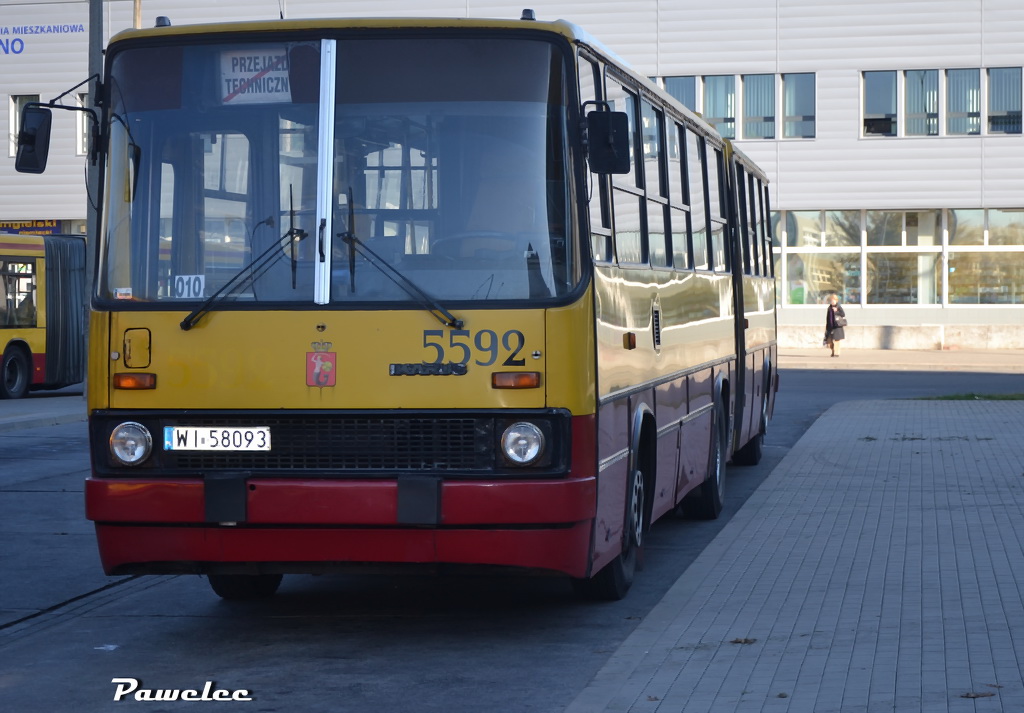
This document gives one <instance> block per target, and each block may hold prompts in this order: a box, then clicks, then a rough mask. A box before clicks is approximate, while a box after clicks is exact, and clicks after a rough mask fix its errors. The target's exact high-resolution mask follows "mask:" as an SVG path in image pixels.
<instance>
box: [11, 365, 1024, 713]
mask: <svg viewBox="0 0 1024 713" xmlns="http://www.w3.org/2000/svg"><path fill="white" fill-rule="evenodd" d="M779 365H780V369H782V370H783V371H785V370H787V369H799V368H812V369H849V370H879V369H884V370H890V371H891V370H914V371H932V370H940V371H950V372H963V371H971V372H991V373H1015V374H1019V373H1024V351H1022V350H999V351H967V350H962V351H934V352H932V351H881V350H846V351H844V352H843V353H842V354H841V356H840V357H839V358H831V357H830V356H829V353H828V351H827V350H826V349H821V350H782V351H781V352H780V355H779ZM784 387H785V381H784V377H783V388H784ZM952 393H955V389H953V390H952ZM980 396H982V397H983V396H984V395H980ZM84 418H85V400H84V397H83V396H82V390H81V388H76V387H70V388H69V389H64V390H62V391H61V392H59V393H46V392H40V393H33V394H31V395H30V396H29V397H28V398H26V399H21V400H16V401H0V431H9V430H14V429H19V428H35V427H41V426H48V425H55V424H61V423H69V422H74V421H81V420H84ZM1022 434H1024V400H1008V401H1000V400H986V399H984V398H973V397H972V398H968V399H961V400H954V401H922V400H906V401H892V400H890V401H848V402H845V403H841V404H837V405H835V406H833V407H832V408H831V409H829V410H828V411H826V412H825V413H824V414H823V415H822V416H821V417H820V418H819V419H818V420H817V421H816V422H815V423H814V424H813V425H812V426H811V427H810V429H809V430H808V431H807V432H806V433H805V434H804V435H803V437H802V438H800V440H799V441H798V442H797V443H796V445H794V446H793V448H791V449H790V451H789V452H788V453H787V454H786V456H785V457H784V458H783V460H782V461H781V462H780V463H779V465H778V466H777V467H776V468H775V469H774V471H773V472H772V473H771V475H769V476H768V478H767V479H766V480H765V481H764V483H762V485H761V486H760V487H759V488H758V490H757V491H756V492H755V493H754V494H753V495H752V496H751V497H750V498H749V499H748V500H747V502H746V503H745V504H744V505H743V507H742V508H741V509H740V510H739V511H738V512H737V513H736V514H735V515H734V516H733V518H732V519H731V520H730V521H729V522H728V523H727V524H726V526H725V527H724V528H723V530H722V531H721V532H720V533H719V535H718V536H717V537H716V538H715V540H714V541H713V542H712V543H711V544H710V545H709V546H708V547H707V548H706V549H705V550H704V551H703V553H702V554H701V555H700V556H699V557H698V558H697V560H696V561H695V562H694V563H693V564H692V565H691V566H690V567H689V568H688V569H687V570H686V571H685V572H683V574H682V575H681V576H680V578H679V580H678V581H677V582H676V583H675V585H674V586H672V587H671V588H670V590H669V591H668V592H667V594H666V595H665V596H664V598H663V599H662V600H661V602H660V603H659V604H657V605H656V606H655V607H654V609H652V610H651V612H650V613H649V614H648V615H647V616H646V617H645V618H644V620H643V621H642V622H641V623H640V624H639V625H638V626H637V628H636V629H635V631H634V632H633V633H632V634H631V635H630V636H629V637H628V638H627V639H626V641H624V642H623V644H622V645H621V646H620V647H619V648H618V649H617V650H616V651H615V652H614V653H613V654H612V655H611V657H610V658H609V659H608V662H607V664H606V665H605V666H604V668H603V669H602V670H601V671H600V672H599V673H598V674H597V675H596V676H595V677H594V678H593V680H592V681H591V682H590V684H589V685H588V686H587V687H586V688H585V689H584V690H583V691H581V692H580V693H579V695H578V696H577V698H576V699H575V701H574V702H573V703H572V704H571V705H570V706H569V708H568V709H566V713H599V712H602V711H603V712H605V713H641V712H642V713H667V712H669V711H671V712H672V713H692V712H696V711H708V712H710V713H717V712H718V711H729V712H733V711H735V712H743V711H751V712H754V711H757V712H767V713H774V712H776V711H778V712H780V713H781V712H784V711H785V712H791V713H829V712H830V711H838V712H841V713H848V712H855V711H856V712H861V711H863V712H866V713H875V712H876V711H896V712H897V713H903V712H904V711H921V712H922V713H925V712H927V713H932V712H937V711H986V712H989V711H991V712H993V713H996V712H1000V711H1006V712H1010V711H1014V712H1019V711H1024V517H1022V515H1024V438H1022ZM641 576H642V575H641Z"/></svg>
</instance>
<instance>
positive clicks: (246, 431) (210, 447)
mask: <svg viewBox="0 0 1024 713" xmlns="http://www.w3.org/2000/svg"><path fill="white" fill-rule="evenodd" d="M164 450H165V451H269V450H270V426H251V427H249V428H215V427H209V426H204V427H203V428H193V427H189V426H165V427H164Z"/></svg>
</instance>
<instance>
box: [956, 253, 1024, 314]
mask: <svg viewBox="0 0 1024 713" xmlns="http://www.w3.org/2000/svg"><path fill="white" fill-rule="evenodd" d="M948 274H949V303H950V304H1016V305H1020V304H1024V252H1011V253H994V252H951V253H950V254H949V269H948Z"/></svg>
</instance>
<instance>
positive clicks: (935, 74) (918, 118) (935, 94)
mask: <svg viewBox="0 0 1024 713" xmlns="http://www.w3.org/2000/svg"><path fill="white" fill-rule="evenodd" d="M904 97H905V101H906V134H907V136H938V135H939V71H938V70H937V69H914V70H909V71H907V72H906V73H905V75H904Z"/></svg>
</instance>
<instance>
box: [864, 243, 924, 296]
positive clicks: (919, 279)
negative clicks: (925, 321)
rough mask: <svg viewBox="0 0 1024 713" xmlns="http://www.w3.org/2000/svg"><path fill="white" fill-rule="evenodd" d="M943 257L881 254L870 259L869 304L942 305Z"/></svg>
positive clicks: (915, 254)
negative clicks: (940, 300)
mask: <svg viewBox="0 0 1024 713" xmlns="http://www.w3.org/2000/svg"><path fill="white" fill-rule="evenodd" d="M942 265H943V262H942V255H941V254H939V253H938V252H929V253H916V252H915V253H904V252H900V253H894V252H877V253H868V255H867V282H866V284H865V287H866V290H867V303H868V304H886V305H899V304H929V305H931V304H938V303H939V297H940V296H941V294H942Z"/></svg>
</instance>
